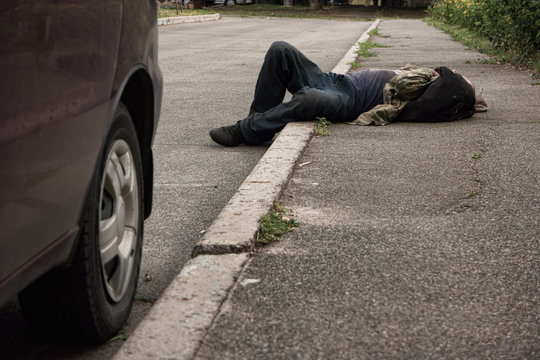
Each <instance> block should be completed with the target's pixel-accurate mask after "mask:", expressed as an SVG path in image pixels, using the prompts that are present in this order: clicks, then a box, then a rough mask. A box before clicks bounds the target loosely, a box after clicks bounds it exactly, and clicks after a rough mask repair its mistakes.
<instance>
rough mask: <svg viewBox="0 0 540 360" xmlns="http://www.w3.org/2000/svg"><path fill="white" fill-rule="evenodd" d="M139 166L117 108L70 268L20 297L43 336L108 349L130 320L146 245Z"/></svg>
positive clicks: (132, 135) (131, 134)
mask: <svg viewBox="0 0 540 360" xmlns="http://www.w3.org/2000/svg"><path fill="white" fill-rule="evenodd" d="M142 185H143V184H142V162H141V156H140V150H139V145H138V141H137V135H136V132H135V129H134V127H133V123H132V121H131V116H130V114H129V112H128V110H127V109H126V107H125V106H124V105H123V104H121V103H120V104H119V106H118V109H117V111H116V113H115V116H114V120H113V124H112V127H111V130H110V131H109V134H108V136H107V139H106V141H105V145H104V149H103V153H102V155H101V158H100V160H99V163H98V167H97V168H96V173H95V175H94V177H93V179H92V183H91V185H90V186H91V188H90V190H89V193H88V196H87V200H86V205H85V208H84V209H83V214H82V216H81V221H80V235H79V240H78V244H77V249H76V253H75V255H74V259H73V262H72V264H71V265H70V266H69V267H64V268H61V269H57V270H55V271H52V272H51V273H49V274H47V275H45V276H44V277H42V278H41V279H39V280H38V281H36V282H34V283H33V284H32V285H30V286H29V287H28V288H27V289H26V290H24V291H23V292H22V293H21V294H20V295H19V299H20V303H21V308H22V309H23V313H24V316H25V318H26V320H27V322H28V323H29V325H30V326H31V327H32V328H33V329H34V330H36V331H38V332H39V333H41V334H51V326H52V327H54V333H55V334H54V335H55V337H58V335H60V336H63V337H64V336H67V337H70V338H73V337H74V338H77V339H83V340H85V341H89V342H95V341H98V342H100V341H105V340H107V339H109V338H110V337H112V336H113V335H115V334H116V333H117V332H118V331H119V330H121V329H122V326H123V324H124V323H125V321H126V320H127V318H128V316H129V314H130V312H131V306H132V304H133V299H134V296H135V291H136V287H137V280H138V275H139V267H140V263H141V251H142V241H143V192H142Z"/></svg>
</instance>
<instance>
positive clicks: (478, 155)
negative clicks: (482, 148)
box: [472, 153, 484, 160]
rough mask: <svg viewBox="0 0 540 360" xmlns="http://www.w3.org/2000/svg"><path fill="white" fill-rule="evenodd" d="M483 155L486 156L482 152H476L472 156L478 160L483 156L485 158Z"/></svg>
mask: <svg viewBox="0 0 540 360" xmlns="http://www.w3.org/2000/svg"><path fill="white" fill-rule="evenodd" d="M483 157H484V155H483V154H482V153H478V154H474V155H473V156H472V158H473V159H474V160H478V159H481V158H483Z"/></svg>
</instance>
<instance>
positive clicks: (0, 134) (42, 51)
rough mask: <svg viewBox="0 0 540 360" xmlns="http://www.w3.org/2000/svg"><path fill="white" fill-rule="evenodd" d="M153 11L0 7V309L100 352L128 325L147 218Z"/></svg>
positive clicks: (112, 4)
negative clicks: (14, 309) (9, 307)
mask: <svg viewBox="0 0 540 360" xmlns="http://www.w3.org/2000/svg"><path fill="white" fill-rule="evenodd" d="M156 7H157V4H156V2H155V1H151V0H131V1H123V0H107V1H93V0H41V1H24V0H12V1H5V2H2V4H1V5H0V30H1V31H0V44H1V48H0V67H1V68H2V69H3V74H2V82H1V83H0V95H1V97H0V99H1V100H0V101H1V106H0V172H1V174H2V176H1V177H0V228H1V229H2V231H1V232H0V249H1V250H0V306H2V305H3V304H5V303H6V302H8V301H10V300H12V299H14V298H15V297H16V296H17V294H18V297H19V301H20V304H21V308H22V311H23V314H24V317H25V319H26V321H27V323H28V324H29V326H30V327H31V328H32V329H33V330H35V331H37V332H40V333H43V334H47V335H51V334H55V335H57V336H58V337H61V338H65V337H73V338H79V339H83V340H85V341H92V342H94V341H98V342H99V341H104V340H107V339H109V338H110V337H112V336H113V335H115V334H116V333H117V332H118V331H119V330H120V329H121V328H122V326H123V324H124V323H125V321H126V319H127V318H128V316H129V314H130V311H131V306H132V303H133V299H134V295H135V292H136V287H137V281H138V274H139V267H140V262H141V252H142V241H143V224H144V219H145V218H146V217H147V216H149V215H150V211H151V208H152V188H153V158H152V150H151V145H152V141H153V137H154V133H155V130H156V127H157V124H158V119H159V113H160V109H161V99H162V89H163V80H162V75H161V71H160V69H159V66H158V61H157V60H158V59H157V51H158V44H157V16H156V12H157V8H156Z"/></svg>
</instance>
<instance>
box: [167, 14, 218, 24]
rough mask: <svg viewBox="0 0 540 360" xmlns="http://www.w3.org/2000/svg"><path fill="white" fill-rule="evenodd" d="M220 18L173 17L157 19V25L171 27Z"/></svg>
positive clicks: (201, 16)
mask: <svg viewBox="0 0 540 360" xmlns="http://www.w3.org/2000/svg"><path fill="white" fill-rule="evenodd" d="M220 18H221V15H220V14H212V15H194V16H175V17H167V18H159V19H158V21H157V24H158V25H173V24H186V23H194V22H202V21H215V20H219V19H220Z"/></svg>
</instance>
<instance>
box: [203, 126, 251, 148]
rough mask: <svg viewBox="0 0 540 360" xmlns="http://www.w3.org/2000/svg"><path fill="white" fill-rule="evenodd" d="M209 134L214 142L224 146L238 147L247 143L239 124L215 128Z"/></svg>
mask: <svg viewBox="0 0 540 360" xmlns="http://www.w3.org/2000/svg"><path fill="white" fill-rule="evenodd" d="M209 134H210V137H211V138H212V140H214V141H215V142H217V143H218V144H219V145H223V146H238V145H240V144H244V143H245V142H246V140H245V139H244V136H243V135H242V131H241V130H240V125H239V124H238V123H237V124H234V125H230V126H222V127H218V128H214V129H212V130H210V133H209Z"/></svg>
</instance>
